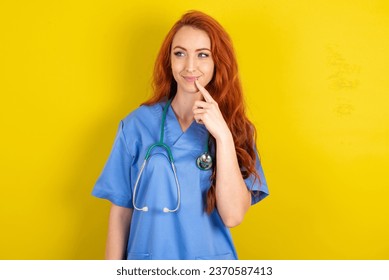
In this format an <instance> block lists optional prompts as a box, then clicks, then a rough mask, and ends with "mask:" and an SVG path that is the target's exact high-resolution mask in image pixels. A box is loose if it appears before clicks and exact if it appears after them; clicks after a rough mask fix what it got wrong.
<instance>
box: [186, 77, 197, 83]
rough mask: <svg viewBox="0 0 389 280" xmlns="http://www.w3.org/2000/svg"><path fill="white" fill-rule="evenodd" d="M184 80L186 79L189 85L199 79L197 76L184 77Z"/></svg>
mask: <svg viewBox="0 0 389 280" xmlns="http://www.w3.org/2000/svg"><path fill="white" fill-rule="evenodd" d="M183 78H184V79H185V81H187V82H188V83H194V81H195V80H196V79H197V77H195V76H183Z"/></svg>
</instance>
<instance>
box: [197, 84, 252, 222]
mask: <svg viewBox="0 0 389 280" xmlns="http://www.w3.org/2000/svg"><path fill="white" fill-rule="evenodd" d="M196 86H197V88H198V89H199V90H200V92H201V94H202V95H203V97H204V99H205V101H196V102H195V106H194V108H193V113H194V118H195V120H196V121H197V122H200V123H203V124H204V125H205V126H206V127H207V129H208V131H209V132H210V133H211V134H212V136H213V137H214V138H215V139H216V158H217V166H216V207H217V210H218V212H219V214H220V217H221V218H222V220H223V222H224V224H225V225H226V226H227V227H235V226H237V225H239V224H240V223H241V222H242V221H243V218H244V215H245V214H246V212H247V210H248V209H249V207H250V205H251V194H250V192H249V190H248V189H247V187H246V184H245V182H244V180H243V177H242V174H241V172H240V168H239V164H238V159H237V156H236V151H235V144H234V140H233V137H232V134H231V131H230V130H229V128H228V126H227V124H226V122H225V120H224V118H223V116H222V113H221V112H220V110H219V107H218V105H217V103H216V101H215V100H214V99H213V98H212V96H211V95H210V94H209V93H208V91H207V90H206V89H205V88H204V87H203V86H201V85H200V84H199V83H198V82H197V81H196Z"/></svg>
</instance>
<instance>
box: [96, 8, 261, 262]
mask: <svg viewBox="0 0 389 280" xmlns="http://www.w3.org/2000/svg"><path fill="white" fill-rule="evenodd" d="M153 88H154V96H153V97H152V98H151V99H150V100H148V101H147V102H145V103H144V104H143V105H142V106H140V107H139V108H138V109H137V110H135V111H133V112H132V113H131V114H129V115H128V116H127V117H126V118H125V119H123V120H122V121H121V122H120V125H119V130H118V133H117V136H116V139H115V142H114V146H113V149H112V151H111V155H110V157H109V159H108V161H107V163H106V165H105V167H104V170H103V172H102V174H101V175H100V177H99V179H98V181H97V183H96V185H95V187H94V190H93V195H95V196H97V197H100V198H105V199H108V200H110V201H111V202H112V207H111V211H110V218H109V230H108V239H107V249H106V258H107V259H123V258H124V259H237V253H236V250H235V248H234V245H233V242H232V239H231V234H230V231H229V228H230V227H234V226H236V225H238V224H240V223H241V222H242V220H243V217H244V215H245V213H246V212H247V210H248V209H249V207H250V205H252V204H254V203H257V202H259V201H260V200H261V199H263V198H264V197H266V196H267V194H268V189H267V185H266V180H265V177H264V176H263V171H262V167H261V164H260V161H259V158H258V155H257V152H256V148H255V128H254V126H253V125H252V124H251V122H250V121H249V120H248V119H247V117H246V115H245V110H244V102H243V95H242V89H241V85H240V81H239V77H238V70H237V63H236V58H235V54H234V51H233V47H232V43H231V40H230V38H229V36H228V34H227V33H226V32H225V30H224V29H223V28H222V26H221V25H220V24H219V23H218V22H216V21H215V20H214V19H213V18H211V17H210V16H208V15H206V14H204V13H201V12H198V11H191V12H188V13H186V14H184V15H183V16H182V18H181V19H180V20H179V21H178V22H176V24H175V25H174V26H173V27H172V29H171V30H170V32H169V33H168V34H167V36H166V38H165V40H164V42H163V44H162V47H161V49H160V52H159V54H158V57H157V60H156V63H155V69H154V82H153Z"/></svg>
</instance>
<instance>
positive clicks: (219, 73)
mask: <svg viewBox="0 0 389 280" xmlns="http://www.w3.org/2000/svg"><path fill="white" fill-rule="evenodd" d="M183 26H192V27H194V28H198V29H200V30H203V31H205V32H206V33H207V34H208V36H209V38H210V40H211V53H212V58H213V61H214V64H215V71H214V76H213V78H212V80H211V81H210V82H209V84H208V85H207V87H206V88H207V90H208V91H209V92H210V93H211V95H212V97H213V99H215V101H216V102H217V103H218V105H219V109H220V111H221V113H222V115H223V117H224V120H225V121H226V123H227V125H228V127H229V129H230V131H231V133H232V136H233V138H234V143H235V150H236V155H237V158H238V163H239V167H240V169H241V172H242V176H243V178H244V179H246V178H248V177H249V176H250V175H254V176H255V178H256V179H258V180H259V175H258V174H257V172H256V169H255V161H256V154H255V151H254V146H255V138H256V131H255V127H254V125H253V124H252V123H251V122H250V121H249V120H248V118H247V117H246V114H245V106H244V100H243V93H242V87H241V83H240V80H239V76H238V65H237V61H236V57H235V53H234V49H233V46H232V42H231V39H230V37H229V36H228V34H227V32H226V31H225V30H224V28H223V27H222V26H221V25H220V24H219V23H218V22H217V21H216V20H215V19H213V18H212V17H210V16H208V15H206V14H204V13H202V12H199V11H190V12H188V13H186V14H184V15H183V16H182V18H181V19H180V20H178V21H177V22H176V23H175V24H174V25H173V27H172V29H171V30H170V31H169V33H168V34H167V35H166V38H165V40H164V41H163V43H162V47H161V49H160V51H159V54H158V56H157V60H156V62H155V66H154V75H153V89H154V95H153V96H152V97H151V98H150V99H149V100H148V101H146V102H145V103H143V104H144V105H153V104H155V103H157V102H160V101H161V100H164V99H165V100H166V99H169V98H173V97H174V96H175V94H176V91H177V83H176V81H175V80H174V78H173V74H172V69H171V64H170V59H171V55H170V53H171V45H172V41H173V38H174V36H175V34H176V33H177V31H178V30H179V29H180V28H181V27H183ZM213 142H214V143H215V141H214V139H213ZM215 188H216V164H215V165H214V168H213V172H212V176H211V187H210V188H209V190H208V193H207V202H206V211H207V213H211V212H212V211H213V210H214V209H215V206H216V195H215Z"/></svg>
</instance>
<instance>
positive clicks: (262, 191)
mask: <svg viewBox="0 0 389 280" xmlns="http://www.w3.org/2000/svg"><path fill="white" fill-rule="evenodd" d="M255 157H256V161H255V169H256V171H257V173H258V175H259V180H258V179H257V178H255V176H254V175H250V176H249V177H248V178H247V179H245V183H246V186H247V188H248V189H249V190H250V191H252V194H251V205H253V204H256V203H258V202H260V201H261V200H262V199H264V198H265V197H267V196H268V195H269V190H268V187H267V182H266V178H265V175H264V173H263V169H262V165H261V161H260V159H259V157H258V152H257V150H256V149H255Z"/></svg>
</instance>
